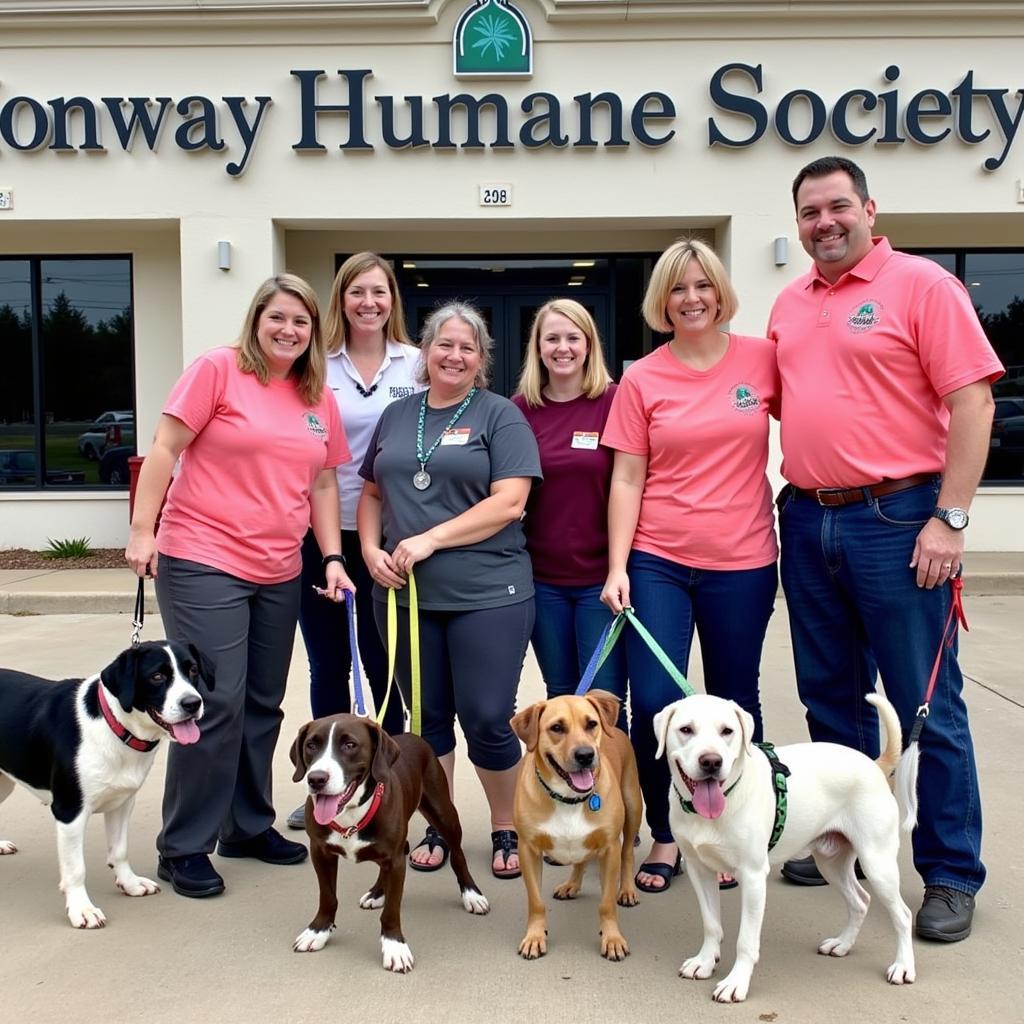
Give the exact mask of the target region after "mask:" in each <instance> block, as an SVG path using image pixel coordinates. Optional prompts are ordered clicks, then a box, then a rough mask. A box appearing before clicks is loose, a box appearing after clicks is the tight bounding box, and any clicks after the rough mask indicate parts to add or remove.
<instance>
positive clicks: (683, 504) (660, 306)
mask: <svg viewBox="0 0 1024 1024" xmlns="http://www.w3.org/2000/svg"><path fill="white" fill-rule="evenodd" d="M736 308H737V301H736V294H735V292H734V291H733V288H732V285H731V284H730V283H729V279H728V276H727V275H726V272H725V268H724V267H723V266H722V263H721V261H720V260H719V259H718V257H717V256H716V255H715V253H714V252H713V251H712V250H711V249H710V248H709V247H708V246H706V245H704V244H703V243H702V242H699V241H679V242H676V243H674V244H673V245H671V246H670V247H669V248H668V249H667V250H666V251H665V252H664V253H663V254H662V256H661V258H660V259H659V260H658V262H657V264H656V265H655V268H654V272H653V274H652V275H651V282H650V285H649V286H648V288H647V294H646V295H645V297H644V305H643V313H644V319H645V320H646V321H647V323H648V324H649V325H650V327H651V329H652V330H655V331H664V332H668V331H671V332H672V340H671V341H670V342H669V343H668V344H667V345H662V346H661V347H659V348H657V349H655V350H654V351H653V352H651V353H650V354H649V355H647V356H645V357H644V358H643V359H640V360H639V361H638V362H636V363H635V364H634V365H632V366H631V367H630V368H629V369H628V370H627V371H626V373H625V374H624V376H623V379H622V383H621V384H620V385H619V390H618V392H617V393H616V395H615V401H614V403H613V404H612V409H611V413H610V414H609V417H608V423H607V426H606V427H605V434H604V439H603V443H604V444H606V445H608V446H609V447H611V448H614V449H615V468H614V470H613V472H612V484H611V497H610V501H609V506H608V508H609V512H608V523H609V536H608V553H609V571H608V578H607V581H606V582H605V586H604V591H603V592H602V600H603V601H604V602H605V603H606V604H607V605H608V606H609V607H610V608H611V609H612V611H614V612H618V611H620V610H621V609H622V608H623V607H624V606H626V605H632V607H633V609H634V610H635V611H636V614H637V616H638V617H639V619H640V620H641V622H643V623H644V625H646V626H647V628H648V629H649V630H650V632H651V633H652V634H653V636H654V638H655V639H656V640H657V641H658V643H659V644H660V645H661V646H662V647H663V648H664V649H665V651H666V652H667V653H668V656H669V657H670V658H671V659H672V661H673V662H674V663H675V665H677V666H678V668H679V669H680V670H681V671H683V672H686V670H687V664H688V661H689V655H690V645H691V643H692V640H693V633H694V629H696V631H697V633H698V635H699V636H700V642H701V655H702V659H703V663H704V683H705V687H706V689H707V691H708V692H709V693H713V694H716V695H718V696H720V697H726V698H729V699H732V700H735V701H736V702H737V703H738V704H740V705H741V706H742V707H744V708H746V710H747V711H749V712H750V714H751V715H753V716H754V721H755V723H756V733H755V737H754V738H755V739H760V736H761V706H760V700H759V697H758V673H759V667H760V661H761V648H762V645H763V643H764V636H765V631H766V630H767V628H768V619H769V617H770V616H771V613H772V607H773V605H774V600H775V591H776V586H777V570H776V564H775V563H776V557H777V554H778V550H777V547H776V542H775V520H774V514H773V509H772V500H771V491H770V489H769V486H768V480H767V477H766V476H765V466H766V463H767V460H768V417H769V415H774V416H777V415H778V396H779V383H778V370H777V368H776V365H775V350H774V346H773V345H772V343H771V342H769V341H768V340H767V339H766V338H748V337H743V336H741V335H737V334H732V333H728V332H725V331H723V330H722V329H721V325H722V324H723V323H725V322H726V321H728V320H730V319H731V318H732V316H733V315H734V314H735V312H736ZM626 654H627V661H628V665H629V677H630V680H631V694H630V708H631V712H632V726H633V728H632V738H633V744H634V747H635V748H636V754H637V763H638V767H639V769H640V784H641V787H642V789H643V793H644V801H645V803H646V805H647V822H648V824H649V825H650V828H651V835H652V838H653V840H654V845H653V846H652V848H651V853H650V856H649V857H648V860H647V862H646V863H645V864H643V865H641V868H640V871H639V873H638V874H637V887H638V888H640V889H643V890H644V891H645V892H664V891H665V890H666V889H667V888H668V887H669V885H670V884H671V881H672V876H673V873H674V872H675V870H677V869H678V866H679V859H678V851H677V849H676V846H675V841H674V840H673V838H672V833H671V830H670V829H669V825H668V791H669V773H668V768H667V766H666V765H665V762H664V761H656V760H655V757H654V755H655V750H656V743H655V736H654V728H653V718H654V715H655V714H656V713H657V712H658V711H660V710H661V709H662V708H663V707H664V706H665V705H666V704H669V703H671V702H672V701H674V700H677V699H678V698H679V697H680V692H679V690H678V688H677V687H676V684H675V683H674V682H673V681H672V680H671V679H670V678H669V676H668V674H667V673H666V672H665V670H664V669H663V668H662V667H661V666H660V665H659V663H658V661H657V660H656V658H655V657H654V655H653V654H651V652H650V651H649V650H648V648H647V646H646V644H645V643H644V641H643V639H642V638H641V637H640V636H639V634H638V633H637V632H636V631H635V630H627V632H626ZM722 884H724V885H728V886H732V885H735V882H734V881H733V880H732V879H729V878H723V879H722Z"/></svg>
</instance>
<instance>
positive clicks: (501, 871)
mask: <svg viewBox="0 0 1024 1024" xmlns="http://www.w3.org/2000/svg"><path fill="white" fill-rule="evenodd" d="M499 850H500V851H501V854H502V857H501V867H500V868H496V867H495V866H494V857H495V855H496V854H497V853H498V851H499ZM513 853H514V854H515V855H516V856H517V857H518V856H519V836H518V835H516V832H515V830H514V829H511V828H499V829H498V830H497V831H496V832H492V833H491V874H492V875H494V877H495V878H518V877H519V876H520V875H521V874H522V872H521V871H520V870H519V868H510V867H509V866H508V859H509V857H511V856H512V854H513Z"/></svg>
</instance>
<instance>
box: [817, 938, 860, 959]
mask: <svg viewBox="0 0 1024 1024" xmlns="http://www.w3.org/2000/svg"><path fill="white" fill-rule="evenodd" d="M851 949H853V943H852V942H845V941H844V940H843V939H842V937H838V938H835V939H826V940H825V941H824V942H823V943H822V944H821V945H820V946H819V947H818V952H819V953H820V954H821V955H822V956H846V954H847V953H849V952H850V950H851Z"/></svg>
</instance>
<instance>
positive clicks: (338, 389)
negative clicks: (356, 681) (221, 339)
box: [288, 252, 421, 828]
mask: <svg viewBox="0 0 1024 1024" xmlns="http://www.w3.org/2000/svg"><path fill="white" fill-rule="evenodd" d="M324 340H325V342H326V345H327V351H328V358H327V386H328V387H329V388H330V389H331V391H332V392H333V393H334V397H335V400H336V401H337V403H338V409H339V410H340V412H341V419H342V423H343V424H344V427H345V436H346V438H347V439H348V443H349V449H350V450H351V452H352V462H350V463H347V464H346V465H345V466H339V467H338V497H339V500H340V501H341V550H342V553H343V554H344V556H345V565H346V568H347V571H348V574H349V576H350V577H351V578H352V581H353V583H355V585H356V612H357V621H358V627H359V628H358V638H357V642H358V644H359V655H360V657H361V660H362V664H363V667H364V669H365V670H366V676H367V679H368V681H369V685H370V691H371V692H372V693H373V698H374V702H375V703H376V704H377V706H378V707H379V706H380V702H381V701H382V700H383V698H384V691H385V689H386V687H387V654H386V652H385V650H384V646H383V644H382V643H381V639H380V636H379V634H378V632H377V626H376V624H375V622H374V618H373V597H372V590H373V580H372V579H371V578H370V575H369V573H368V572H367V569H366V565H365V563H364V562H363V556H362V553H361V551H360V547H359V535H358V534H357V533H356V505H357V504H358V502H359V495H360V493H361V491H362V489H363V481H362V478H361V477H360V476H359V474H358V472H357V468H358V466H359V465H361V464H362V461H363V456H364V455H365V454H366V447H367V445H368V444H369V442H370V437H371V435H372V434H373V430H374V427H376V425H377V420H378V419H380V414H381V413H382V412H383V411H384V408H385V407H386V406H387V405H389V404H390V403H391V402H393V401H395V399H397V398H403V397H405V396H406V395H411V394H412V393H413V392H415V391H419V390H420V388H421V385H419V384H417V383H416V379H415V374H416V364H417V362H418V361H419V356H420V353H419V349H418V348H416V347H415V346H414V345H411V344H409V336H408V334H407V333H406V330H405V318H404V314H403V311H402V299H401V296H400V295H399V294H398V283H397V282H396V280H395V274H394V271H393V270H392V269H391V266H390V264H389V263H387V261H385V260H384V259H382V258H381V257H380V256H377V255H375V254H374V253H372V252H360V253H356V255H355V256H350V257H349V258H348V259H347V260H345V262H344V263H343V264H342V266H341V269H340V270H339V271H338V274H337V276H336V277H335V279H334V285H333V286H332V288H331V297H330V302H329V305H328V309H327V315H326V317H325V318H324ZM323 575H324V570H323V566H322V562H321V554H320V549H319V547H318V546H317V543H316V539H315V538H314V536H313V534H312V532H310V533H308V534H307V535H306V539H305V541H304V542H303V545H302V607H301V610H300V612H299V628H300V629H301V631H302V639H303V641H304V642H305V644H306V654H307V655H308V657H309V699H310V705H311V707H312V711H313V717H314V718H323V717H324V716H325V715H334V714H338V713H340V712H344V711H350V710H351V708H350V706H349V686H348V680H349V672H350V671H351V667H352V652H351V651H350V650H349V641H348V627H347V625H346V622H345V608H344V605H337V604H333V603H332V602H330V601H325V600H324V599H323V598H321V597H318V596H317V594H316V593H315V591H314V590H313V587H314V586H317V587H322V586H323ZM383 725H384V728H385V730H386V731H387V732H390V733H395V732H401V731H402V707H401V701H400V700H399V699H398V697H397V695H394V696H393V698H392V699H391V700H390V701H389V702H388V709H387V715H386V717H385V719H384V723H383ZM288 824H289V826H290V827H292V828H303V827H304V826H305V820H304V806H303V807H298V808H296V810H295V811H293V812H292V813H291V814H290V815H289V817H288Z"/></svg>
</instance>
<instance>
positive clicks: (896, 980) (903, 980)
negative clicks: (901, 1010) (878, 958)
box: [885, 960, 917, 985]
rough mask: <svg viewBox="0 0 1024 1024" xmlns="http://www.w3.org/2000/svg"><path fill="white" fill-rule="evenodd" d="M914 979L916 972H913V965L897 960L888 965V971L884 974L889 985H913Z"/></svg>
mask: <svg viewBox="0 0 1024 1024" xmlns="http://www.w3.org/2000/svg"><path fill="white" fill-rule="evenodd" d="M916 977H917V972H916V971H915V970H914V965H913V964H904V963H900V961H899V960H897V961H896V963H894V964H890V965H889V969H888V970H887V971H886V972H885V980H886V981H887V982H889V984H890V985H913V984H914V979H915V978H916Z"/></svg>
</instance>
